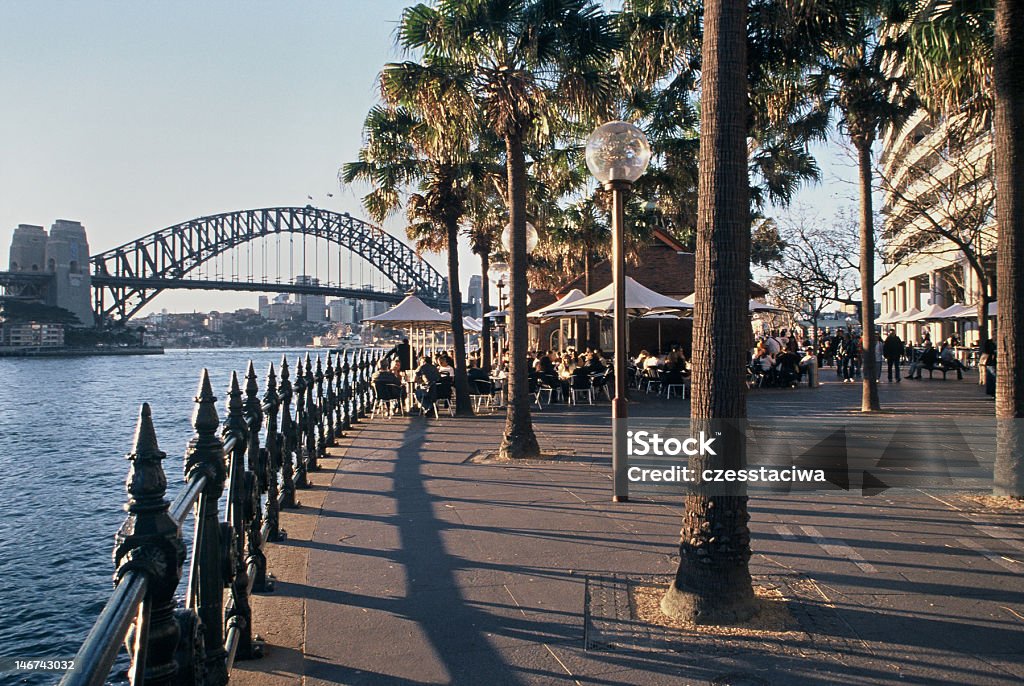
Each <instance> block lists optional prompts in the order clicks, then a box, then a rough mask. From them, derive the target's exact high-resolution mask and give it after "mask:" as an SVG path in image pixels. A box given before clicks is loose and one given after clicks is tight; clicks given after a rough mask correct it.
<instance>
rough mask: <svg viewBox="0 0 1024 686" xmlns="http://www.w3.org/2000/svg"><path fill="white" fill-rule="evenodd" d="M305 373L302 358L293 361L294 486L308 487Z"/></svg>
mask: <svg viewBox="0 0 1024 686" xmlns="http://www.w3.org/2000/svg"><path fill="white" fill-rule="evenodd" d="M306 411H307V405H306V375H305V374H303V373H302V358H301V357H300V358H299V359H297V360H296V361H295V487H296V488H309V479H307V478H306V459H307V457H308V455H307V453H306V431H307V429H308V426H309V425H308V423H307V420H306Z"/></svg>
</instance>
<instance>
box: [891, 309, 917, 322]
mask: <svg viewBox="0 0 1024 686" xmlns="http://www.w3.org/2000/svg"><path fill="white" fill-rule="evenodd" d="M919 314H921V310H919V309H917V308H916V307H911V308H910V309H909V310H907V311H906V312H900V313H899V314H897V315H894V316H893V318H892V322H893V323H895V322H912V321H914V318H915V317H917V315H919Z"/></svg>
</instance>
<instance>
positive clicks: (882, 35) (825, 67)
mask: <svg viewBox="0 0 1024 686" xmlns="http://www.w3.org/2000/svg"><path fill="white" fill-rule="evenodd" d="M867 5H868V4H867V3H865V4H864V5H863V6H857V5H854V6H853V7H851V8H850V12H851V14H850V15H848V18H849V19H851V21H850V22H849V24H848V25H847V26H846V27H845V30H844V31H843V32H842V34H840V35H839V36H835V37H833V38H832V39H830V40H828V41H825V42H824V44H823V49H822V51H821V54H820V57H819V59H818V65H817V67H816V69H815V71H814V73H812V74H811V75H810V77H809V78H808V82H809V83H810V84H811V90H812V92H814V93H815V94H816V96H817V99H818V104H819V109H820V110H821V111H824V112H834V113H836V114H837V115H838V120H839V128H840V130H842V131H843V132H844V133H845V134H846V136H847V137H848V138H849V139H850V142H851V143H852V144H853V147H854V148H855V149H856V151H857V171H858V177H859V179H858V186H859V191H860V280H861V330H862V341H863V345H864V353H863V372H864V374H863V385H862V389H863V390H862V395H861V411H862V412H874V411H878V410H880V409H881V405H880V403H879V400H878V375H877V372H876V365H877V364H879V363H880V361H879V360H876V359H875V340H876V338H877V337H876V335H875V295H874V294H875V258H876V254H875V225H874V210H873V209H872V198H871V192H872V157H871V152H872V147H873V146H874V144H875V141H876V139H877V138H878V137H879V136H880V135H881V133H882V132H883V130H884V129H885V128H886V127H894V128H897V129H898V128H899V127H901V126H902V125H903V123H904V122H905V121H906V119H907V118H908V117H909V116H910V115H911V114H913V112H914V110H916V109H917V107H918V100H917V98H916V96H915V95H914V92H913V90H912V88H911V83H910V79H909V78H908V77H907V76H906V75H905V74H903V73H902V71H901V70H899V69H894V68H893V67H892V64H891V62H892V60H894V59H895V58H896V56H897V55H898V54H899V51H900V50H902V49H903V48H904V45H905V42H906V41H905V37H904V35H902V34H900V33H898V32H894V31H887V30H885V24H884V23H883V20H882V17H881V16H880V15H879V14H878V13H877V12H876V11H875V10H873V9H872V8H871V7H868V6H867Z"/></svg>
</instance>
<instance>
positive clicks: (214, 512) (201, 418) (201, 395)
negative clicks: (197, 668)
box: [185, 369, 234, 686]
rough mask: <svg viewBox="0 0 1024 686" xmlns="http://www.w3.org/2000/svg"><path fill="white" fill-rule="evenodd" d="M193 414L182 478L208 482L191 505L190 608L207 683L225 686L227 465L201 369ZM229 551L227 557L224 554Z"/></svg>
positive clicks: (213, 401)
mask: <svg viewBox="0 0 1024 686" xmlns="http://www.w3.org/2000/svg"><path fill="white" fill-rule="evenodd" d="M195 403H196V409H195V412H194V413H193V415H192V426H193V428H194V429H195V431H196V435H195V437H194V438H193V439H192V440H191V441H189V444H188V448H187V450H186V452H185V480H186V481H191V480H192V479H193V478H195V477H197V476H199V475H202V476H205V477H206V486H205V487H204V488H203V493H202V495H201V496H199V500H198V501H197V502H196V505H195V520H196V533H195V537H194V539H193V541H194V543H193V546H194V547H195V550H194V551H193V556H194V558H195V560H196V563H195V569H194V570H193V574H192V576H193V581H192V588H190V589H189V594H190V596H189V602H188V607H191V608H194V609H195V610H196V612H197V613H198V615H199V618H200V620H202V627H203V644H204V652H205V658H204V663H205V667H206V669H205V671H206V682H205V683H207V684H210V685H211V686H223V685H224V684H227V682H228V671H227V663H226V662H225V658H226V656H227V654H226V652H225V651H224V589H225V588H226V587H227V586H228V585H229V584H230V583H231V579H232V575H233V574H234V562H233V561H232V560H231V556H230V554H231V551H232V548H231V546H232V545H233V542H232V541H231V529H230V528H228V529H226V530H224V531H222V527H221V523H220V513H219V512H218V507H219V505H218V502H219V501H220V497H221V495H222V494H223V493H224V482H225V481H226V479H227V467H226V465H225V464H224V443H223V441H221V439H220V437H219V436H217V429H219V428H220V419H219V418H218V417H217V398H216V397H215V396H214V395H213V388H212V387H211V386H210V375H209V373H208V372H207V370H206V369H204V370H203V374H202V377H200V380H199V391H198V393H197V394H196V397H195ZM225 555H227V559H226V560H225V558H224V556H225Z"/></svg>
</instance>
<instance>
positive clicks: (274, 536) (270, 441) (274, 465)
mask: <svg viewBox="0 0 1024 686" xmlns="http://www.w3.org/2000/svg"><path fill="white" fill-rule="evenodd" d="M280 402H281V398H280V396H278V394H277V374H275V373H274V363H273V362H271V363H270V368H269V369H267V392H266V393H264V394H263V407H264V409H265V410H266V416H267V448H266V450H267V525H268V527H269V529H268V531H267V540H268V541H281V540H284V537H285V536H284V530H282V529H281V515H280V511H279V510H278V507H279V505H280V503H279V500H278V498H279V496H278V491H277V472H278V470H279V469H280V468H281V452H282V450H283V448H282V443H283V439H282V436H281V434H280V433H278V431H277V415H278V412H279V410H280Z"/></svg>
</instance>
